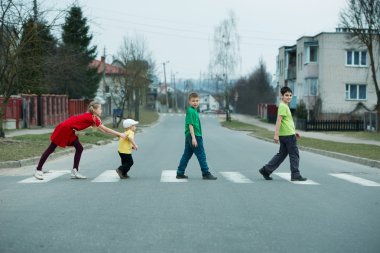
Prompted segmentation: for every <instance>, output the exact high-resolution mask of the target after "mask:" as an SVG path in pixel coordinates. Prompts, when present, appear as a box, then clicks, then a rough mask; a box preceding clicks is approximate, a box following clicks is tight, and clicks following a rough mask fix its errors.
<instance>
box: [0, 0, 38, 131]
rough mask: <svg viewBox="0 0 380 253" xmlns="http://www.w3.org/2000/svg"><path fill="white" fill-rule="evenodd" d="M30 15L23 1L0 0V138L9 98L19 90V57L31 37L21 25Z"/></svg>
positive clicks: (29, 10)
mask: <svg viewBox="0 0 380 253" xmlns="http://www.w3.org/2000/svg"><path fill="white" fill-rule="evenodd" d="M29 15H31V9H30V8H29V9H28V8H27V6H25V4H24V3H23V1H21V0H20V1H12V0H0V95H2V96H3V102H2V104H1V106H0V137H4V129H3V120H4V115H5V109H6V106H7V104H8V101H9V98H10V97H11V96H12V95H15V94H17V93H18V91H19V90H21V85H22V84H21V83H20V82H19V81H18V73H19V66H20V62H19V56H20V53H21V51H22V50H23V47H24V46H25V45H26V44H27V43H28V41H29V40H31V38H32V37H33V36H32V35H28V34H24V36H22V33H23V24H24V23H25V21H26V20H27V19H28V18H29Z"/></svg>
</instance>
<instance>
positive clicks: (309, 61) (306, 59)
mask: <svg viewBox="0 0 380 253" xmlns="http://www.w3.org/2000/svg"><path fill="white" fill-rule="evenodd" d="M312 47H313V48H315V49H316V60H315V61H311V60H310V48H312ZM318 49H319V47H318V46H307V47H306V48H305V64H307V63H318Z"/></svg>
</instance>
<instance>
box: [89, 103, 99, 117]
mask: <svg viewBox="0 0 380 253" xmlns="http://www.w3.org/2000/svg"><path fill="white" fill-rule="evenodd" d="M100 106H101V104H100V102H98V101H92V102H91V103H90V104H89V105H88V111H89V112H91V113H92V114H94V111H95V110H96V109H98V108H99V107H100Z"/></svg>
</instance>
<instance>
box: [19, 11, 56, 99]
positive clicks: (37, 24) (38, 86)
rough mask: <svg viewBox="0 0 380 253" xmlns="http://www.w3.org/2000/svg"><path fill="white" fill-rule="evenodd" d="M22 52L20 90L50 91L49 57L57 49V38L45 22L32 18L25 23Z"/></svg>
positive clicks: (38, 92) (32, 91)
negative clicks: (48, 81)
mask: <svg viewBox="0 0 380 253" xmlns="http://www.w3.org/2000/svg"><path fill="white" fill-rule="evenodd" d="M21 41H23V45H24V46H23V47H22V48H21V52H20V61H19V62H20V66H19V77H18V78H19V82H20V83H22V86H21V87H22V90H20V92H25V93H35V94H38V95H40V94H42V93H46V92H47V91H48V89H49V88H48V84H47V83H46V75H47V74H48V73H49V72H50V71H49V65H48V64H47V59H48V58H49V57H51V55H53V54H54V53H55V51H56V45H57V40H56V39H55V38H54V36H53V35H52V34H51V31H50V27H49V26H47V25H46V24H45V23H44V22H41V21H37V20H35V18H30V19H29V20H27V22H26V23H25V24H24V25H23V32H22V36H21Z"/></svg>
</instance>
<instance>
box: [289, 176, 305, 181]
mask: <svg viewBox="0 0 380 253" xmlns="http://www.w3.org/2000/svg"><path fill="white" fill-rule="evenodd" d="M290 180H291V181H306V180H307V178H306V177H302V176H298V177H292V178H291V179H290Z"/></svg>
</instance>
